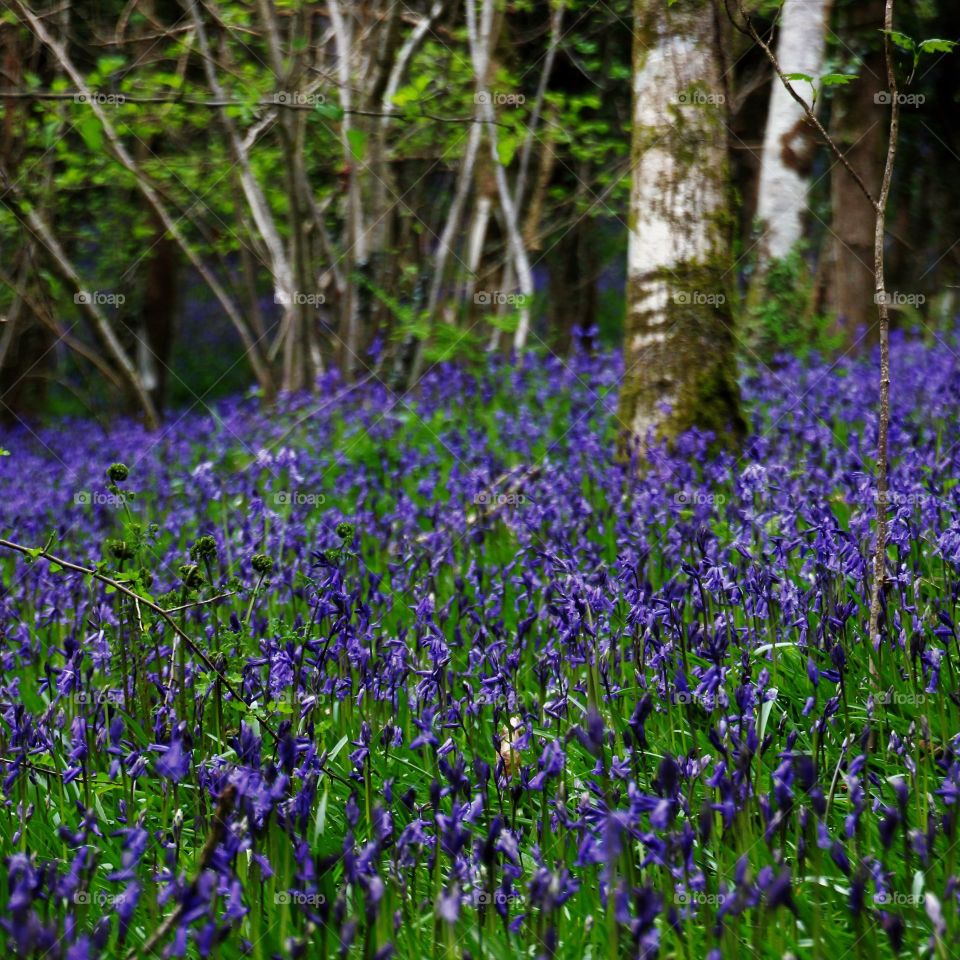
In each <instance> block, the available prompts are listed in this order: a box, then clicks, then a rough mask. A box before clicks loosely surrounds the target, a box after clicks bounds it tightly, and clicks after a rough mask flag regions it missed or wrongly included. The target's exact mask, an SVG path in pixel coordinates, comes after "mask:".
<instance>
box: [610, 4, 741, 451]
mask: <svg viewBox="0 0 960 960" xmlns="http://www.w3.org/2000/svg"><path fill="white" fill-rule="evenodd" d="M634 11H635V20H634V30H635V33H634V38H635V39H634V105H633V119H634V125H633V147H632V149H633V165H632V166H633V174H632V176H633V181H632V188H631V196H630V237H629V250H628V266H627V269H628V290H627V317H626V323H625V345H624V356H625V363H626V371H625V374H624V381H623V386H622V388H621V393H620V411H619V416H620V421H621V423H622V425H623V426H624V427H625V428H626V430H627V431H628V433H629V434H631V435H632V436H633V437H634V438H635V439H636V440H637V441H638V442H639V444H640V447H641V451H642V449H643V447H644V446H645V444H646V442H647V439H648V437H649V436H651V435H652V436H653V437H654V438H655V439H665V440H668V441H669V440H672V439H674V438H675V437H676V436H677V435H678V434H679V433H681V432H683V431H684V430H686V429H688V428H690V427H693V426H699V427H703V428H707V429H710V430H712V431H713V432H714V434H715V435H716V437H717V439H718V440H719V441H721V442H723V443H726V444H730V445H734V444H736V443H737V442H738V441H739V439H740V437H741V435H742V433H743V431H744V423H743V420H742V418H741V415H740V410H739V388H738V385H737V380H736V367H735V357H734V340H733V331H732V309H731V307H732V305H731V277H732V275H733V270H732V266H733V264H732V254H731V244H730V231H731V225H732V216H731V198H730V192H729V173H728V157H727V142H726V122H725V121H726V116H725V106H724V104H725V99H724V95H723V83H722V78H721V69H720V56H719V52H720V47H719V44H720V37H719V36H718V31H719V27H718V24H717V20H716V18H715V16H714V10H713V9H712V6H711V4H710V3H709V2H706V0H678V2H677V3H675V4H673V5H668V4H666V3H665V2H663V0H636V2H635V4H634Z"/></svg>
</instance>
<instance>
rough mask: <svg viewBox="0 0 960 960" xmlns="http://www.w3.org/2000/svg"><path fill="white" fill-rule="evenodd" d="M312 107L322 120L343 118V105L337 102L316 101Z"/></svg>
mask: <svg viewBox="0 0 960 960" xmlns="http://www.w3.org/2000/svg"><path fill="white" fill-rule="evenodd" d="M314 109H315V110H316V111H317V113H319V114H320V116H321V117H323V119H324V120H342V119H343V107H341V106H340V104H338V103H318V104H317V105H316V107H315V108H314Z"/></svg>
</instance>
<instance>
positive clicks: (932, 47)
mask: <svg viewBox="0 0 960 960" xmlns="http://www.w3.org/2000/svg"><path fill="white" fill-rule="evenodd" d="M956 45H957V41H956V40H939V39H932V40H924V41H923V42H922V43H921V44H920V47H919V50H920V52H921V53H950V52H951V51H952V50H953V48H954V47H955V46H956Z"/></svg>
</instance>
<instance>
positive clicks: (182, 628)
mask: <svg viewBox="0 0 960 960" xmlns="http://www.w3.org/2000/svg"><path fill="white" fill-rule="evenodd" d="M956 346H957V345H956V343H955V342H954V341H951V342H950V344H949V349H945V348H944V347H943V346H940V345H938V346H937V347H936V348H929V347H926V346H924V345H922V344H919V343H912V342H907V341H904V340H898V342H897V343H896V344H895V347H894V352H895V363H894V375H893V380H894V387H893V415H892V423H891V447H892V450H893V451H894V457H893V463H892V469H891V488H892V490H893V497H892V500H893V507H892V512H893V517H894V519H893V522H892V526H891V537H890V540H891V542H890V548H889V554H888V555H889V560H890V581H889V584H888V589H887V590H886V592H885V622H886V630H885V632H884V635H883V638H882V642H881V644H880V646H879V648H877V649H874V648H873V647H872V646H871V645H870V644H868V643H866V642H865V639H864V638H865V633H866V622H867V606H868V586H869V576H868V573H869V557H870V555H871V543H872V529H871V521H872V517H873V514H874V495H873V484H872V481H871V471H872V452H873V450H874V447H875V433H876V417H875V410H876V406H877V374H876V370H875V365H874V364H873V363H872V362H866V361H863V362H860V361H858V362H853V363H850V364H848V365H846V366H844V367H843V368H834V367H831V366H828V365H826V364H823V363H820V362H817V361H812V362H808V363H802V362H800V361H797V360H791V361H784V362H783V364H782V365H780V366H779V367H778V368H777V369H775V370H772V371H770V370H768V371H766V372H764V373H762V374H758V375H755V376H751V377H749V378H747V379H746V380H745V382H744V398H745V403H746V408H747V411H748V415H749V418H750V424H751V429H752V435H751V438H750V439H749V440H748V442H747V444H746V445H745V447H744V448H743V449H742V450H741V451H740V452H739V453H737V454H730V453H724V454H719V455H710V454H709V453H708V438H706V437H704V436H698V435H690V436H687V437H686V438H684V439H683V440H682V441H681V442H680V444H679V445H678V447H677V449H675V450H674V451H672V452H667V451H662V450H658V451H654V452H653V454H652V455H651V458H650V463H649V465H648V467H647V469H646V470H644V471H642V472H638V471H636V470H635V469H634V467H633V466H632V465H630V464H625V463H623V462H621V461H618V459H617V457H616V454H615V451H616V435H617V428H616V422H615V409H616V391H617V387H618V383H619V379H620V374H621V369H620V360H619V358H618V357H617V356H615V355H604V356H598V357H594V358H588V357H579V358H575V359H572V360H571V361H570V362H569V363H567V364H564V363H561V362H560V361H558V360H556V359H551V360H543V359H529V360H528V361H526V362H525V363H524V364H523V365H522V366H521V367H520V368H515V367H511V366H507V365H503V366H500V367H494V368H493V369H488V370H485V371H483V372H480V373H472V372H470V371H466V370H458V369H453V368H444V369H440V370H435V371H433V372H432V373H430V374H429V375H428V377H427V378H426V380H425V382H424V383H423V385H422V388H421V389H420V390H419V392H418V395H417V396H416V397H415V398H412V397H411V398H401V397H397V396H395V395H392V394H390V393H389V392H388V391H387V390H386V389H385V388H383V387H381V386H378V385H373V384H366V385H364V386H361V387H357V388H353V389H351V388H350V387H348V386H346V385H344V384H343V383H341V382H338V381H337V380H336V379H335V378H334V377H331V378H330V379H329V381H328V382H327V383H325V384H324V385H323V390H322V391H321V392H320V394H319V398H318V396H317V395H312V396H297V397H293V398H288V399H286V400H285V401H284V402H283V403H282V404H281V406H280V408H279V409H277V410H274V411H271V412H269V413H267V412H262V411H260V410H259V409H258V407H257V405H256V404H255V402H254V401H252V400H242V399H237V400H233V401H230V402H227V403H221V404H218V405H217V406H216V408H215V409H214V410H210V409H194V410H190V411H185V412H183V413H182V414H180V415H174V416H172V417H171V418H170V420H169V422H168V424H167V425H166V427H165V428H164V429H163V430H161V431H159V432H157V433H154V434H150V433H148V432H146V431H145V430H143V428H141V427H140V426H138V425H136V424H133V423H121V424H118V425H116V426H114V427H111V428H110V429H109V430H107V431H106V432H104V431H103V430H102V429H100V428H99V427H97V426H96V425H94V424H92V423H89V422H81V421H64V422H62V423H58V424H56V425H52V426H48V427H45V428H43V429H37V430H36V431H29V430H27V429H25V428H24V429H20V430H16V431H11V432H8V433H6V434H5V435H3V436H2V437H0V444H2V446H3V447H4V448H6V450H7V451H8V452H9V455H8V456H5V457H3V458H0V482H2V484H3V489H4V490H5V496H4V498H3V500H2V502H0V519H2V522H0V529H2V530H3V531H5V532H4V533H3V537H4V538H7V539H8V540H9V541H11V542H13V543H14V544H17V545H20V546H21V547H22V548H24V550H26V551H27V552H26V553H24V552H23V551H22V550H21V551H20V552H17V551H16V550H15V549H8V550H6V551H4V552H3V553H0V576H2V582H3V593H2V597H0V604H2V619H0V623H2V626H0V630H2V643H0V657H2V669H0V778H2V804H0V862H2V864H3V866H2V867H0V925H2V926H0V929H2V930H3V931H4V932H5V936H6V937H7V939H8V940H9V941H10V943H11V944H12V945H13V949H14V950H15V951H16V952H17V953H18V954H19V955H21V956H24V957H41V956H43V957H45V958H47V960H56V958H61V957H62V958H65V960H85V958H93V957H122V956H125V955H126V954H127V952H128V951H132V952H133V953H134V954H137V953H139V954H141V955H142V956H149V955H151V954H153V953H157V954H158V955H159V954H160V953H163V952H166V955H171V956H191V957H192V956H203V957H206V956H214V957H219V958H231V957H239V956H251V957H255V958H268V957H275V956H282V957H288V956H289V957H296V956H305V957H307V956H309V957H313V956H327V955H330V956H335V955H338V954H339V955H343V956H348V957H361V956H362V957H365V958H372V957H376V958H379V960H383V958H386V957H388V956H394V957H398V958H411V960H412V958H421V957H443V958H452V957H458V958H459V957H466V956H469V957H471V958H474V960H479V958H482V957H491V958H493V957H497V958H499V957H520V956H525V957H553V956H557V957H577V958H581V957H594V958H599V957H609V958H613V957H620V956H630V957H636V956H642V957H654V956H661V957H678V958H680V957H682V958H688V960H693V958H697V960H700V958H703V957H710V958H717V957H721V956H723V957H737V956H742V955H746V956H751V957H758V958H767V957H769V958H774V957H776V958H781V957H785V956H787V955H789V954H793V955H794V956H797V957H823V956H827V955H829V956H830V958H831V960H845V958H851V960H852V958H865V957H871V958H872V957H888V956H889V957H892V956H894V955H895V952H896V951H897V950H899V949H901V948H902V949H904V950H906V951H908V953H909V954H910V955H912V956H917V955H925V956H926V955H929V956H936V957H939V958H944V960H945V958H947V957H952V956H957V955H958V952H960V947H958V941H957V938H958V934H960V923H958V918H957V910H956V902H957V897H958V894H960V889H958V882H957V879H956V877H955V873H956V853H955V841H956V829H957V824H956V810H957V804H956V801H957V800H958V799H960V762H958V754H957V746H958V736H960V734H958V730H960V727H958V718H960V702H958V692H957V691H958V684H957V675H958V671H960V659H958V662H957V663H956V664H955V663H954V659H955V658H958V657H960V640H958V637H957V632H956V620H957V599H958V581H957V570H958V566H960V489H958V486H957V479H958V477H960V431H958V426H957V405H958V401H960V371H958V368H957V364H956V363H955V354H954V352H953V351H954V349H955V348H956ZM113 464H123V465H125V467H126V468H127V469H126V470H123V469H120V468H118V467H111V465H113ZM108 470H110V471H111V474H112V476H111V477H110V478H108V476H107V473H108ZM61 560H62V561H69V562H70V563H73V564H77V565H79V566H81V567H84V568H85V569H86V572H84V571H83V570H81V571H77V570H75V569H71V568H70V567H66V566H64V563H63V562H60V561H61ZM161 610H162V611H163V612H160V611H161ZM714 951H716V952H714Z"/></svg>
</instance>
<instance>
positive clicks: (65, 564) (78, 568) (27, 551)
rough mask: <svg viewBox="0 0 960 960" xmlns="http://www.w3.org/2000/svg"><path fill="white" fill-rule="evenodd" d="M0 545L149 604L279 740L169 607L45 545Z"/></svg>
mask: <svg viewBox="0 0 960 960" xmlns="http://www.w3.org/2000/svg"><path fill="white" fill-rule="evenodd" d="M0 547H4V548H6V549H7V550H14V551H16V552H17V553H22V554H23V555H24V556H25V557H31V558H33V559H43V560H46V561H47V563H54V564H56V565H57V566H59V567H62V568H63V569H64V570H72V571H73V572H74V573H82V574H84V575H85V576H89V577H93V578H94V579H95V580H99V581H100V582H101V583H104V584H106V585H107V586H109V587H113V589H114V590H116V591H118V592H119V593H122V594H125V595H126V596H128V597H130V598H131V599H132V600H135V601H137V602H138V603H142V604H143V605H144V606H145V607H149V608H150V609H151V610H153V612H154V613H156V614H158V615H159V616H161V617H162V618H163V619H164V620H165V621H166V622H167V623H168V624H169V625H170V627H171V628H172V629H173V631H174V632H175V633H176V634H177V636H178V637H179V638H180V639H181V640H182V641H183V642H184V643H185V644H186V645H187V647H189V649H190V651H191V652H192V653H193V654H194V655H195V656H197V657H199V658H200V660H201V661H202V662H203V664H204V666H205V667H206V668H207V669H208V670H210V671H212V672H213V673H214V674H216V676H217V679H218V680H219V681H220V682H221V683H222V684H223V686H224V689H226V690H227V691H228V692H229V693H230V695H231V696H233V697H234V698H236V699H237V700H239V701H240V703H242V704H244V705H245V706H246V707H247V709H248V710H250V712H251V713H252V714H253V715H254V716H255V717H256V718H257V720H258V721H259V722H260V724H261V725H262V726H263V728H264V729H265V730H266V731H267V732H268V733H269V734H270V735H271V736H272V737H273V738H274V740H279V739H280V737H279V735H278V734H277V732H276V731H275V730H274V729H273V727H272V726H271V724H270V723H269V722H268V721H267V720H266V719H265V718H264V717H263V716H262V715H260V714H259V713H258V712H257V711H256V710H255V709H254V707H253V706H252V705H251V704H250V703H249V701H247V699H246V698H245V697H244V696H243V695H242V694H241V693H240V692H239V691H238V690H237V689H236V687H234V685H233V684H232V683H231V682H230V681H229V680H228V679H227V678H226V676H224V674H223V673H222V672H221V671H220V670H218V669H217V667H216V666H215V665H214V664H213V662H212V661H211V660H210V658H209V657H208V656H207V655H206V654H205V653H204V652H203V650H201V649H200V647H198V646H197V644H196V643H194V641H193V640H192V639H191V638H190V636H189V634H187V633H186V632H185V631H184V630H183V629H182V628H181V627H180V625H179V624H178V623H177V622H176V620H174V619H173V617H172V616H170V613H171V611H170V610H166V609H165V608H164V607H161V606H160V605H159V604H157V603H154V602H153V601H152V600H148V599H147V598H146V597H143V596H141V595H140V594H139V593H137V592H136V591H135V590H131V589H130V588H129V587H128V586H126V584H124V583H121V582H120V581H119V580H114V579H112V578H111V577H108V576H106V575H105V574H103V573H100V571H99V570H94V569H93V568H92V567H84V566H82V565H81V564H79V563H73V562H71V561H70V560H64V559H63V558H62V557H57V556H54V554H52V553H50V552H49V551H48V550H47V549H46V548H44V549H42V550H39V551H38V550H35V549H32V548H30V547H25V546H24V545H23V544H21V543H14V542H13V541H12V540H5V539H3V538H0Z"/></svg>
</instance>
